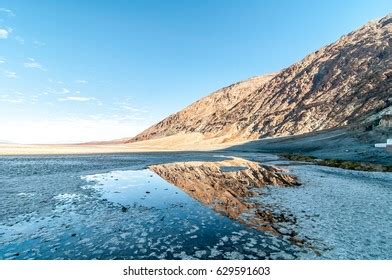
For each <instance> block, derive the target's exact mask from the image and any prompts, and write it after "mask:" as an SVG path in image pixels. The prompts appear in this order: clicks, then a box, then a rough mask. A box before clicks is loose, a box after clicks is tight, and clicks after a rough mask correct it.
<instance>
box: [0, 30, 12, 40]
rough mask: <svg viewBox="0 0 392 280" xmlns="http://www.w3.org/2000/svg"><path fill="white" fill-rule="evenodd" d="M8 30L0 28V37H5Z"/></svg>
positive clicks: (8, 33) (8, 32) (7, 34)
mask: <svg viewBox="0 0 392 280" xmlns="http://www.w3.org/2000/svg"><path fill="white" fill-rule="evenodd" d="M10 33H11V32H10V31H9V30H7V29H4V28H0V39H7V38H8V36H9V35H10Z"/></svg>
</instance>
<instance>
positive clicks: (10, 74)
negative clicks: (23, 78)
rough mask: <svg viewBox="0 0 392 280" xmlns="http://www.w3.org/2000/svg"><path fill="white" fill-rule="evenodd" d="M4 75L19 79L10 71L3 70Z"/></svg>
mask: <svg viewBox="0 0 392 280" xmlns="http://www.w3.org/2000/svg"><path fill="white" fill-rule="evenodd" d="M1 72H2V74H3V75H4V76H5V77H7V78H17V77H18V76H17V75H16V73H15V72H13V71H9V70H1Z"/></svg>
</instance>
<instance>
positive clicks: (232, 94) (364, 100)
mask: <svg viewBox="0 0 392 280" xmlns="http://www.w3.org/2000/svg"><path fill="white" fill-rule="evenodd" d="M391 104H392V14H390V15H388V16H386V17H384V18H382V19H380V20H377V21H371V22H369V23H367V24H366V25H364V26H363V27H361V28H360V29H358V30H356V31H354V32H351V33H349V34H347V35H345V36H343V37H341V38H340V39H339V40H338V41H337V42H335V43H332V44H330V45H328V46H325V47H323V48H321V49H320V50H318V51H316V52H314V53H311V54H309V55H308V56H306V57H305V58H304V59H303V60H301V61H299V62H298V63H295V64H294V65H292V66H290V67H288V68H286V69H283V70H282V71H280V72H279V73H276V74H270V75H265V76H260V77H255V78H252V79H249V80H246V81H242V82H239V83H237V84H233V85H231V86H228V87H226V88H223V89H221V90H218V91H216V92H214V93H212V94H211V95H209V96H207V97H205V98H203V99H201V100H199V101H197V102H195V103H193V104H191V105H190V106H188V107H187V108H185V109H184V110H182V111H180V112H178V113H175V114H173V115H171V116H169V117H167V118H166V119H164V120H162V121H161V122H159V123H158V124H156V125H154V126H152V127H150V128H149V129H147V130H145V131H144V132H142V133H141V134H139V135H137V136H136V137H134V138H132V139H131V140H127V142H135V141H141V140H150V139H157V138H164V137H167V136H172V135H178V134H184V135H188V134H189V135H192V134H197V135H200V134H201V135H203V138H204V139H215V138H216V139H220V140H219V141H221V142H223V143H224V142H235V141H239V140H245V139H259V138H264V137H268V136H287V135H296V134H303V133H307V132H312V131H319V130H323V129H329V128H335V127H342V126H346V125H350V124H356V123H359V122H361V121H362V120H364V119H366V118H368V117H369V116H371V115H373V114H375V113H377V112H379V111H381V110H383V109H385V108H387V107H388V106H390V105H391Z"/></svg>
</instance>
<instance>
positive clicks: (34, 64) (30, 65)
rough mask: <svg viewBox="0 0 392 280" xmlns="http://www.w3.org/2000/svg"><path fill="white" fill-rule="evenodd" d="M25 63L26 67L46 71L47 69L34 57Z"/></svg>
mask: <svg viewBox="0 0 392 280" xmlns="http://www.w3.org/2000/svg"><path fill="white" fill-rule="evenodd" d="M23 65H24V67H26V68H33V69H39V70H42V71H46V69H45V68H44V67H43V66H42V65H41V64H40V63H38V62H37V61H35V59H34V58H28V62H25V63H24V64H23Z"/></svg>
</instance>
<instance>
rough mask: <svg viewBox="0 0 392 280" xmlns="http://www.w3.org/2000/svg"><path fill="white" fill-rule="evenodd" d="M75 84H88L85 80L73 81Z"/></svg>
mask: <svg viewBox="0 0 392 280" xmlns="http://www.w3.org/2000/svg"><path fill="white" fill-rule="evenodd" d="M75 83H77V84H84V85H85V84H88V81H86V80H76V81H75Z"/></svg>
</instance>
